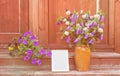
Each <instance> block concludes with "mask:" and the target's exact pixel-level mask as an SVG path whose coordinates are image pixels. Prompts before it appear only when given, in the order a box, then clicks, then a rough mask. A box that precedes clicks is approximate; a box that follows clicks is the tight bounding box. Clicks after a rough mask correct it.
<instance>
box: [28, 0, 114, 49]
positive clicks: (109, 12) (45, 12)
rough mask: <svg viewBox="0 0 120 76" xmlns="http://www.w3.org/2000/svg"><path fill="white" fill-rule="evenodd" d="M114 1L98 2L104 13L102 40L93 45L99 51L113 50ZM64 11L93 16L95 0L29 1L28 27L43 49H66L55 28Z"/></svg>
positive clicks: (101, 0) (102, 0)
mask: <svg viewBox="0 0 120 76" xmlns="http://www.w3.org/2000/svg"><path fill="white" fill-rule="evenodd" d="M114 1H115V0H100V8H101V9H102V10H103V11H104V12H105V28H104V31H105V32H104V40H103V41H102V42H100V41H97V42H96V44H95V47H96V48H97V49H98V50H100V51H113V50H114V49H115V47H114V46H115V32H114V31H115V30H114V28H115V25H114V11H113V10H114ZM37 9H38V10H37ZM66 9H69V10H71V11H73V10H78V11H79V10H84V11H88V10H90V11H92V14H94V13H95V12H96V0H74V1H73V0H34V1H33V0H30V27H31V30H32V31H33V32H34V34H36V36H37V37H38V39H39V41H40V43H41V44H42V45H43V46H44V47H47V48H48V47H49V48H67V45H66V44H65V43H64V42H63V41H62V40H61V39H60V32H59V29H58V27H56V20H57V18H58V16H60V15H62V16H65V10H66Z"/></svg>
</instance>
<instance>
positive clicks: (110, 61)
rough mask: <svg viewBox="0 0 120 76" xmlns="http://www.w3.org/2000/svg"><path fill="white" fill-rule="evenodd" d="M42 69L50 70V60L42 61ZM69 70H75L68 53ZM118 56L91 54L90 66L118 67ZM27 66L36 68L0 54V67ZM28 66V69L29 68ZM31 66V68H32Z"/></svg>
mask: <svg viewBox="0 0 120 76" xmlns="http://www.w3.org/2000/svg"><path fill="white" fill-rule="evenodd" d="M42 63H43V64H42V66H47V67H41V68H42V69H43V68H51V59H50V58H44V59H42ZM69 63H70V69H71V70H72V69H75V66H74V53H72V52H70V53H69ZM119 64H120V54H118V53H115V52H92V53H91V64H90V65H111V66H112V65H119ZM8 65H11V66H27V67H28V68H33V67H34V68H35V69H36V68H38V65H32V64H31V63H30V62H29V61H24V60H23V57H11V56H10V55H9V53H8V52H6V53H5V52H4V53H0V66H8ZM29 66H30V67H29ZM32 66H33V67H32Z"/></svg>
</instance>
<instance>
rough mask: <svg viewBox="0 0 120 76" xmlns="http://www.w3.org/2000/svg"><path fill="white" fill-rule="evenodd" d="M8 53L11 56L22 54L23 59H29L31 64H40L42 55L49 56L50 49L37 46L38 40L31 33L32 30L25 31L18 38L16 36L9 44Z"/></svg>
mask: <svg viewBox="0 0 120 76" xmlns="http://www.w3.org/2000/svg"><path fill="white" fill-rule="evenodd" d="M8 49H9V50H10V55H12V56H21V55H22V56H24V58H23V59H24V60H25V61H29V60H30V61H31V63H32V64H38V65H41V64H42V62H41V60H40V59H41V58H42V57H44V56H45V57H49V56H51V51H49V50H48V51H47V50H45V49H44V48H42V47H40V46H39V42H38V40H37V39H36V38H35V36H34V35H33V34H32V32H25V33H24V34H23V35H22V36H20V37H19V38H16V39H14V40H13V41H12V43H11V44H10V45H9V47H8Z"/></svg>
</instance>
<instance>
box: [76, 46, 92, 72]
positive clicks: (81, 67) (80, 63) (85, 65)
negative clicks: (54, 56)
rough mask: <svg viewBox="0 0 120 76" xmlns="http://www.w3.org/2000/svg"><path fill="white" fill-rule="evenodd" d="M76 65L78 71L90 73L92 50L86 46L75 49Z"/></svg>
mask: <svg viewBox="0 0 120 76" xmlns="http://www.w3.org/2000/svg"><path fill="white" fill-rule="evenodd" d="M75 65H76V69H77V70H78V71H88V70H89V65H90V48H88V47H87V46H85V45H82V46H81V47H75Z"/></svg>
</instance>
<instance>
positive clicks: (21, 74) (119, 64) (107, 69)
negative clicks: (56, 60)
mask: <svg viewBox="0 0 120 76" xmlns="http://www.w3.org/2000/svg"><path fill="white" fill-rule="evenodd" d="M73 58H74V53H71V52H70V53H69V63H70V71H69V72H51V59H50V58H44V59H43V64H42V65H41V66H38V65H32V64H31V63H30V62H29V61H24V60H23V58H22V57H11V56H10V55H9V53H8V52H0V76H120V54H118V53H114V52H92V53H91V64H90V71H87V72H80V71H76V70H75V66H74V59H73Z"/></svg>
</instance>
